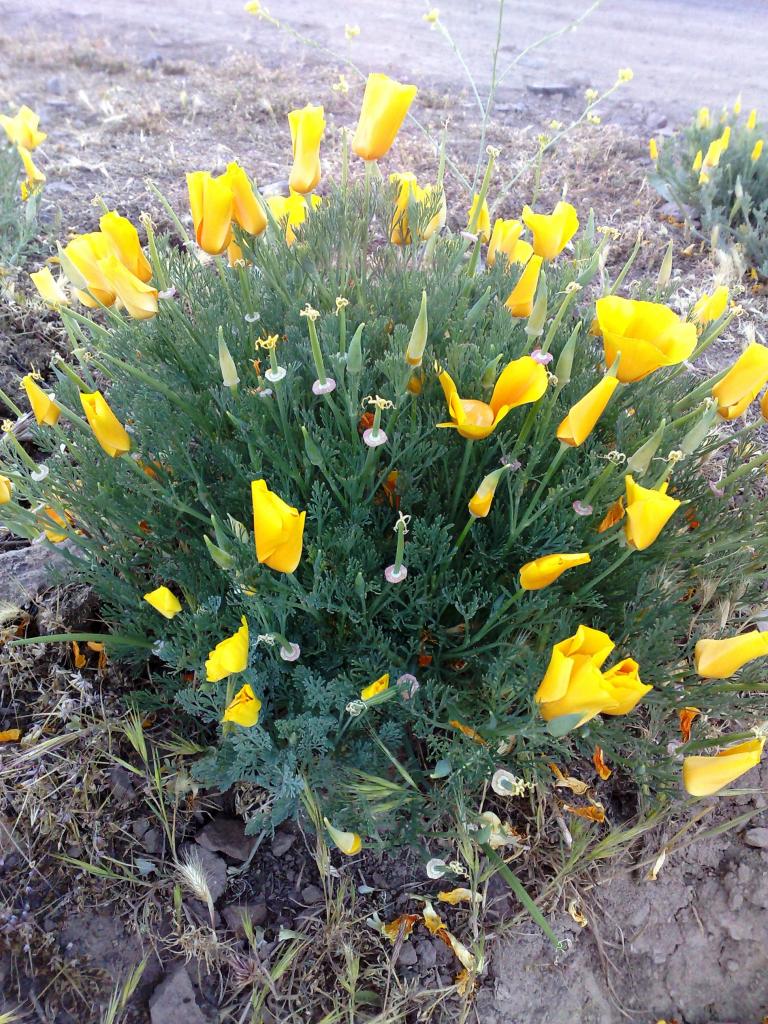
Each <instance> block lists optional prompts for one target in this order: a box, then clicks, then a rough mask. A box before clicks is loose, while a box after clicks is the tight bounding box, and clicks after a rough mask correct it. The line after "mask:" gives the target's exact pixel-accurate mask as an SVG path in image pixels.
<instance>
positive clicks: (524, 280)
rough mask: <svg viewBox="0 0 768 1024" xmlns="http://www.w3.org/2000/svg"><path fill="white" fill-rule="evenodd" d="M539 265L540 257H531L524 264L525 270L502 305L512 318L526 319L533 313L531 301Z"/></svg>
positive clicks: (534, 293)
mask: <svg viewBox="0 0 768 1024" xmlns="http://www.w3.org/2000/svg"><path fill="white" fill-rule="evenodd" d="M521 244H522V243H521V242H518V245H521ZM515 262H517V261H515ZM541 264H542V257H541V256H535V255H534V256H531V258H530V259H529V260H528V262H527V263H526V265H525V270H524V271H523V272H522V274H521V275H520V278H519V280H518V282H517V284H516V285H515V287H514V288H513V289H512V291H511V292H510V293H509V295H508V296H507V301H506V302H505V303H504V305H505V306H506V307H507V309H508V310H509V312H510V313H511V314H512V316H514V317H526V316H530V315H531V313H532V312H533V300H534V297H535V295H536V287H537V285H538V283H539V274H540V273H541Z"/></svg>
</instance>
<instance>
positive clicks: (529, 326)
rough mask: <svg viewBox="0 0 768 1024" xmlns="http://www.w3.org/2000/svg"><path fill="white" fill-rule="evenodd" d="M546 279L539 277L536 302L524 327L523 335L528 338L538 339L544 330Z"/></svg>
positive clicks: (547, 296)
mask: <svg viewBox="0 0 768 1024" xmlns="http://www.w3.org/2000/svg"><path fill="white" fill-rule="evenodd" d="M548 298H549V295H548V292H547V279H546V275H545V274H544V273H542V274H541V276H540V277H539V287H538V290H537V292H536V301H535V302H534V304H533V309H532V310H531V315H530V316H529V317H528V322H527V323H526V325H525V333H526V334H527V335H528V337H529V338H538V337H539V336H540V335H541V333H542V332H543V330H544V324H545V322H546V319H547V301H548Z"/></svg>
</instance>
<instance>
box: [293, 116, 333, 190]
mask: <svg viewBox="0 0 768 1024" xmlns="http://www.w3.org/2000/svg"><path fill="white" fill-rule="evenodd" d="M288 124H289V125H290V129H291V145H292V146H293V167H292V168H291V176H290V178H289V179H288V184H289V185H290V187H291V189H292V190H293V191H294V192H302V193H304V192H311V191H312V189H314V188H317V185H318V182H319V181H320V143H321V142H322V140H323V134H324V133H325V117H324V111H323V108H322V107H313V106H312V105H311V104H308V105H307V106H306V107H302V108H301V110H291V111H290V113H289V114H288Z"/></svg>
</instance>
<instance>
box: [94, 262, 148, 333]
mask: <svg viewBox="0 0 768 1024" xmlns="http://www.w3.org/2000/svg"><path fill="white" fill-rule="evenodd" d="M99 269H100V270H101V272H102V274H103V275H104V280H105V281H106V282H108V284H109V285H110V287H111V288H113V289H114V292H115V296H116V297H117V298H118V299H119V300H120V302H121V303H122V304H123V306H125V309H126V312H127V313H128V314H129V315H130V316H132V317H134V318H135V319H136V320H148V319H149V318H150V317H153V316H154V315H155V314H156V313H157V288H153V287H152V286H151V285H149V284H145V283H144V282H143V281H142V280H141V278H139V277H136V275H135V274H132V273H131V271H130V270H128V269H127V268H126V267H125V266H124V265H123V264H122V263H121V262H120V260H119V259H118V258H117V256H107V257H106V259H103V260H99Z"/></svg>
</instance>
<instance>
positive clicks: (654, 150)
mask: <svg viewBox="0 0 768 1024" xmlns="http://www.w3.org/2000/svg"><path fill="white" fill-rule="evenodd" d="M648 155H649V156H650V158H651V160H653V161H654V162H655V161H656V160H658V159H659V147H658V144H657V142H656V139H649V140H648Z"/></svg>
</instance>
